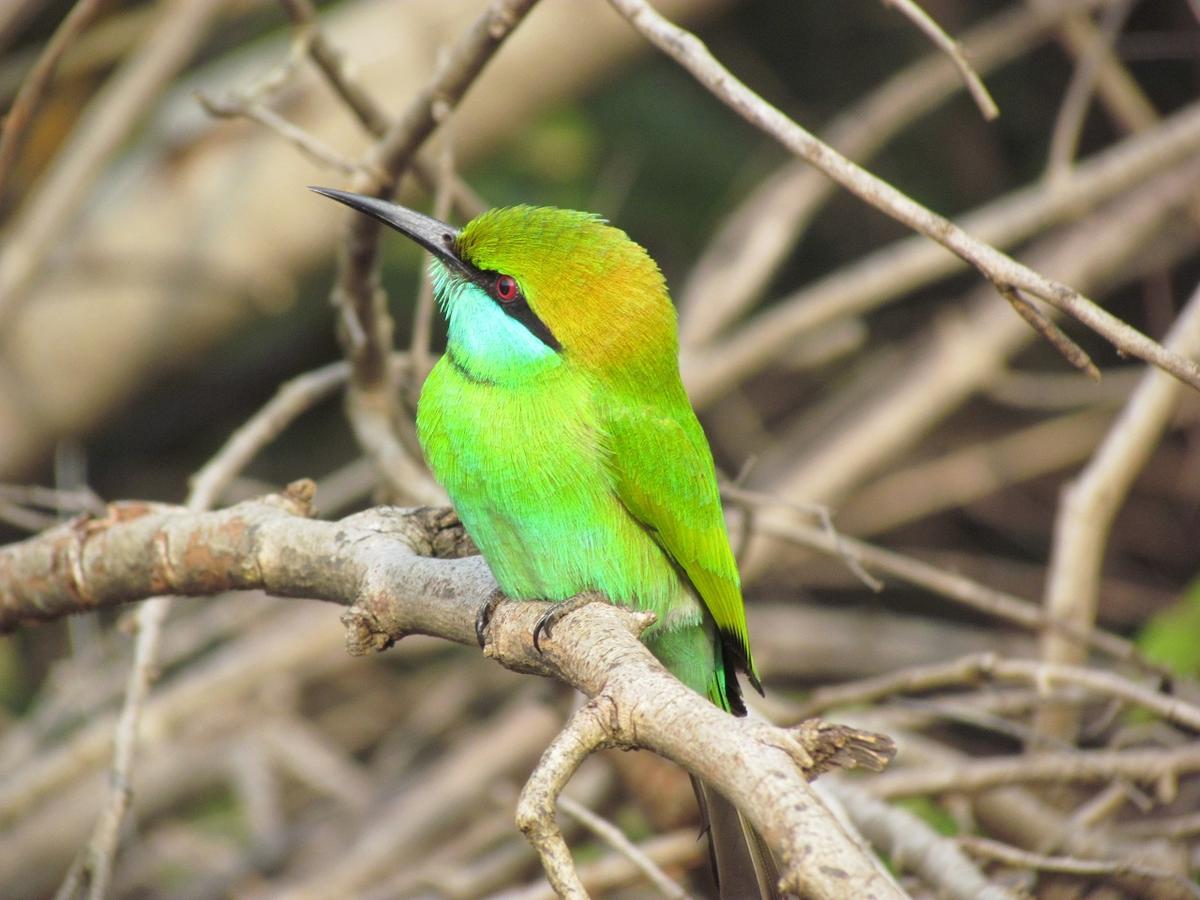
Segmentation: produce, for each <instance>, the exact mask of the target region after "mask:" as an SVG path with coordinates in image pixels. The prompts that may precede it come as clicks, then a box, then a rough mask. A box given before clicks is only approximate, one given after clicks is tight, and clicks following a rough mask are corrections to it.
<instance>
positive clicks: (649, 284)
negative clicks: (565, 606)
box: [314, 188, 761, 896]
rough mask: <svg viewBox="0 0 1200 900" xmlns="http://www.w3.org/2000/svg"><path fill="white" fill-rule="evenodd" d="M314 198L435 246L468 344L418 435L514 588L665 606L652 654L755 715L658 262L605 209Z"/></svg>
mask: <svg viewBox="0 0 1200 900" xmlns="http://www.w3.org/2000/svg"><path fill="white" fill-rule="evenodd" d="M314 190H317V191H318V192H319V193H321V194H324V195H326V196H328V197H331V198H333V199H335V200H338V201H341V202H342V203H345V204H346V205H348V206H350V207H352V208H354V209H356V210H359V211H361V212H363V213H366V214H367V215H370V216H373V217H374V218H376V219H378V220H379V221H381V222H383V223H385V224H387V225H389V226H391V227H392V228H395V229H396V230H397V231H399V232H401V233H402V234H404V235H406V236H407V237H409V238H410V239H412V240H413V241H415V242H416V243H418V244H420V245H421V246H422V247H424V248H425V249H427V250H428V251H430V253H431V254H432V255H433V258H434V260H435V261H434V263H433V280H434V288H435V293H436V295H437V299H438V302H439V304H440V305H441V308H442V310H443V311H444V313H445V315H446V318H447V320H448V322H449V335H448V341H447V347H446V352H445V355H443V356H442V358H441V360H440V361H439V362H438V364H437V365H436V366H434V368H433V371H432V372H431V373H430V375H429V378H428V379H427V380H426V382H425V385H424V387H423V388H422V390H421V397H420V401H419V403H418V407H417V430H418V435H419V437H420V441H421V446H422V448H423V450H424V452H425V458H426V460H427V462H428V463H429V467H430V469H431V470H432V471H433V474H434V477H436V478H437V480H438V481H439V482H440V483H441V484H442V485H443V486H444V487H445V488H446V491H447V492H448V493H449V495H450V499H451V500H452V501H453V503H454V507H455V509H456V510H457V511H458V515H459V516H460V518H461V519H462V522H463V525H464V526H465V527H466V529H467V533H468V534H470V535H471V537H472V538H473V539H474V541H475V543H476V545H477V546H478V547H479V550H480V552H481V553H482V554H483V556H484V558H485V559H486V560H487V562H488V565H489V566H490V568H491V570H492V573H493V574H494V575H495V577H496V581H497V582H498V583H499V585H500V588H501V589H502V590H503V592H504V593H505V594H506V595H507V596H508V597H509V598H512V599H515V600H566V599H568V598H570V597H574V596H575V595H577V594H580V593H583V592H585V591H592V592H597V593H599V594H601V595H603V596H605V597H607V598H609V599H611V600H612V601H613V602H614V603H620V604H627V605H630V606H633V607H635V608H637V609H644V610H650V611H652V612H654V613H655V615H656V616H657V620H656V622H655V624H654V625H652V626H651V627H650V628H649V629H647V631H646V632H645V634H644V635H643V640H644V642H645V643H646V645H647V647H648V648H649V649H650V651H651V652H652V653H653V654H654V655H655V656H656V657H657V658H658V659H659V660H660V661H661V662H662V663H663V665H664V666H665V667H666V668H667V669H668V670H669V671H670V672H672V673H673V674H674V675H675V676H676V677H677V678H679V679H680V680H681V681H682V682H683V683H684V684H686V685H688V686H689V687H690V688H692V689H693V690H695V691H697V692H698V693H700V694H701V695H703V696H705V697H707V698H708V699H709V700H711V701H712V702H713V703H715V704H717V705H718V706H720V707H722V708H723V709H725V710H727V711H729V712H732V713H734V714H737V715H744V714H745V712H746V707H745V704H744V703H743V700H742V695H741V691H740V688H739V686H738V681H737V677H736V673H737V672H738V671H742V672H744V673H745V674H746V675H747V677H748V678H749V680H750V683H751V684H752V685H754V687H755V688H756V689H758V690H760V691H761V685H760V683H759V678H758V673H757V671H756V670H755V667H754V661H753V657H752V656H751V654H750V642H749V637H748V635H747V632H746V613H745V608H744V606H743V603H742V593H741V587H740V582H739V578H738V570H737V564H736V563H735V561H734V557H733V553H732V551H731V549H730V545H729V538H728V535H727V533H726V529H725V520H724V517H723V515H722V511H721V501H720V496H719V494H718V490H717V481H716V475H715V472H714V469H713V460H712V453H711V451H710V450H709V446H708V442H707V440H706V439H705V437H704V432H703V431H702V430H701V427H700V423H699V421H698V420H697V419H696V414H695V412H693V410H692V406H691V403H690V402H689V400H688V397H687V394H686V393H685V392H684V389H683V384H682V382H681V381H680V377H679V358H678V355H679V354H678V344H679V341H678V334H677V327H676V317H675V309H674V306H673V305H672V303H671V300H670V297H669V296H668V294H667V288H666V284H665V282H664V280H663V276H662V274H661V273H660V271H659V269H658V266H657V265H656V264H655V262H654V260H653V259H651V258H650V256H649V254H647V253H646V251H645V250H643V249H642V247H640V246H639V245H638V244H636V243H634V242H633V241H632V240H630V239H629V238H628V237H627V236H626V235H625V233H624V232H623V231H620V230H619V229H617V228H614V227H612V226H610V225H608V224H606V223H605V222H604V221H603V220H602V219H600V218H599V217H597V216H594V215H590V214H588V213H582V212H574V211H571V210H563V209H549V208H539V207H530V206H516V207H511V208H505V209H493V210H491V211H489V212H486V213H483V214H482V215H480V216H478V217H477V218H475V219H473V220H472V221H471V222H469V223H468V224H467V225H466V226H465V227H463V228H462V229H461V230H458V229H455V228H453V227H452V226H450V225H447V224H445V223H443V222H440V221H438V220H437V219H432V218H430V217H428V216H425V215H422V214H420V213H417V212H414V211H412V210H409V209H406V208H404V207H401V206H396V205H394V204H391V203H386V202H383V201H380V200H377V199H374V198H371V197H364V196H360V195H356V194H349V193H345V192H342V191H335V190H329V189H326V188H314ZM703 802H705V803H706V805H707V806H708V807H709V810H708V811H709V815H710V816H711V817H712V819H713V843H714V848H715V851H716V853H715V855H716V856H717V858H718V860H720V861H721V867H722V872H721V876H722V879H721V880H722V882H723V884H722V893H723V895H727V896H747V894H746V893H741V894H738V893H737V891H738V890H739V889H738V888H737V887H735V886H733V885H731V884H730V883H729V882H730V878H729V876H728V875H727V874H726V872H725V871H724V869H725V868H726V864H725V862H724V861H723V860H722V859H721V857H722V855H723V854H722V848H720V847H717V843H718V841H720V840H723V838H722V836H721V835H719V834H718V833H717V827H718V823H717V821H716V819H717V813H718V812H720V811H721V810H723V809H726V808H727V807H728V804H727V803H725V802H724V801H722V800H720V799H719V798H717V797H715V795H713V796H708V797H705V798H703ZM735 865H736V866H737V867H740V868H744V866H741V865H740V864H735Z"/></svg>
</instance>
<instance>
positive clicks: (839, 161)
mask: <svg viewBox="0 0 1200 900" xmlns="http://www.w3.org/2000/svg"><path fill="white" fill-rule="evenodd" d="M609 2H610V3H611V4H612V5H613V6H614V7H615V8H616V9H617V10H618V11H619V12H620V13H621V14H622V15H623V16H625V18H627V19H628V20H629V22H630V24H632V25H633V27H634V28H636V29H637V30H638V31H640V32H641V33H642V34H643V35H644V36H645V37H646V38H647V39H648V40H649V41H650V42H651V43H653V44H654V45H655V46H656V47H658V48H659V49H660V50H662V51H663V52H664V53H666V54H667V55H668V56H670V57H671V58H672V59H674V60H675V61H676V62H678V63H679V64H680V65H681V66H683V67H684V68H685V69H687V71H688V72H690V73H691V74H692V76H693V77H694V78H695V79H696V80H697V81H699V82H700V83H701V84H702V85H704V86H705V87H706V88H708V89H709V90H710V91H711V92H712V93H713V94H715V95H716V96H717V97H718V98H719V99H720V100H722V101H723V102H724V103H726V104H727V105H728V106H729V107H730V108H731V109H732V110H734V111H735V112H736V113H737V114H738V115H740V116H741V117H742V118H744V119H745V120H746V121H747V122H749V123H750V124H751V125H754V126H755V127H756V128H759V129H761V130H762V131H764V132H765V133H767V134H768V135H770V136H771V137H773V138H775V139H776V140H777V141H779V142H780V143H781V144H782V145H783V146H784V147H786V148H787V149H788V150H790V151H791V152H792V153H794V154H796V155H797V156H800V157H802V158H804V159H806V160H808V162H810V163H812V165H814V166H816V167H817V168H818V169H820V170H821V171H822V172H824V173H825V174H826V175H827V176H829V177H830V178H832V179H833V180H834V181H836V182H837V183H838V184H840V185H841V186H842V187H844V188H846V190H848V191H850V192H851V193H853V194H854V195H855V196H857V197H859V198H861V199H863V200H865V201H866V202H867V203H870V204H871V205H872V206H874V207H875V208H877V209H879V210H881V211H882V212H885V213H887V214H888V215H889V216H891V217H892V218H894V219H896V220H897V221H899V222H901V223H903V224H905V225H907V226H908V227H910V228H912V229H913V230H914V231H917V232H920V233H921V234H923V235H925V236H926V237H927V238H930V239H931V240H934V241H936V242H937V243H939V244H941V245H942V246H943V247H945V248H946V249H947V250H949V251H951V252H952V253H954V254H955V255H956V256H958V257H959V258H961V259H963V260H964V261H966V262H968V263H970V264H971V265H973V266H974V267H975V268H976V269H978V270H979V272H980V273H981V274H982V275H983V276H984V277H985V278H987V279H988V280H989V281H991V282H992V283H993V284H994V285H996V287H997V288H998V289H1004V288H1019V289H1020V290H1023V291H1025V292H1027V293H1029V294H1032V295H1034V296H1036V297H1040V298H1041V299H1043V300H1045V301H1046V302H1048V303H1050V304H1051V305H1052V306H1055V307H1057V308H1058V309H1060V310H1062V311H1063V312H1065V313H1067V314H1068V315H1070V316H1073V317H1074V318H1076V319H1078V320H1079V321H1080V322H1082V323H1083V324H1084V325H1087V326H1088V327H1089V328H1091V329H1092V330H1093V331H1095V332H1096V333H1097V334H1099V335H1101V336H1102V337H1104V338H1105V339H1107V340H1108V341H1110V342H1111V343H1112V344H1113V345H1114V346H1115V347H1117V348H1118V349H1119V350H1121V351H1122V352H1124V353H1127V354H1129V355H1130V356H1136V357H1138V358H1139V359H1144V360H1146V361H1147V362H1150V363H1153V364H1154V365H1156V366H1158V367H1159V368H1162V369H1164V370H1165V371H1167V372H1170V373H1171V374H1172V375H1174V376H1175V377H1176V378H1178V379H1180V380H1181V381H1184V382H1186V383H1187V384H1190V385H1191V386H1192V387H1195V388H1197V389H1200V365H1198V364H1197V363H1195V362H1194V361H1192V360H1190V359H1186V358H1185V357H1182V356H1180V355H1179V354H1177V353H1173V352H1171V351H1170V350H1168V349H1167V348H1165V347H1163V346H1162V345H1161V344H1159V343H1158V342H1157V341H1153V340H1151V339H1150V338H1148V337H1146V335H1144V334H1142V333H1141V332H1140V331H1138V330H1137V329H1136V328H1134V327H1132V326H1131V325H1129V324H1127V323H1125V322H1122V321H1121V320H1120V319H1118V318H1117V317H1116V316H1114V315H1112V314H1111V313H1109V312H1107V311H1105V310H1104V309H1102V308H1101V307H1099V306H1097V305H1096V304H1095V303H1093V302H1092V301H1091V300H1089V299H1088V298H1087V297H1084V296H1083V295H1082V294H1080V293H1079V292H1078V291H1076V290H1074V289H1072V288H1070V287H1068V286H1067V285H1065V284H1061V283H1059V282H1057V281H1054V280H1053V279H1050V278H1047V277H1046V276H1044V275H1041V274H1039V273H1037V272H1034V271H1033V270H1032V269H1030V268H1028V267H1027V266H1024V265H1022V264H1021V263H1019V262H1017V261H1016V260H1014V259H1013V258H1012V257H1010V256H1008V255H1006V254H1004V253H1001V252H1000V251H999V250H997V249H996V248H994V247H992V246H990V245H989V244H986V243H984V242H982V241H979V240H977V239H975V238H973V237H972V236H971V235H969V234H967V232H965V231H964V230H963V229H961V228H959V227H958V226H957V225H955V224H954V223H953V222H951V221H950V220H949V219H946V218H944V217H942V216H939V215H938V214H937V213H934V212H932V211H931V210H929V209H927V208H926V207H924V206H922V205H921V204H919V203H917V202H916V201H915V200H913V199H912V198H911V197H909V196H907V195H906V194H903V193H901V192H900V191H898V190H897V189H896V188H894V187H892V186H891V185H890V184H888V183H887V182H885V181H883V180H882V179H880V178H877V177H876V176H874V175H872V174H871V173H870V172H868V171H867V170H866V169H863V168H862V167H861V166H858V165H856V164H855V163H853V162H851V161H850V160H848V159H847V158H846V157H844V156H842V155H841V154H840V153H838V152H837V151H836V150H834V149H833V148H832V147H830V146H829V145H828V144H825V143H823V142H822V141H820V140H818V139H817V138H816V137H814V136H813V135H812V134H810V133H809V132H808V131H806V130H805V129H803V128H801V127H800V125H798V124H797V123H796V122H794V121H793V120H792V119H789V118H788V117H787V116H785V115H784V114H783V113H782V112H781V111H780V110H778V109H777V108H775V107H774V106H772V105H771V104H769V103H767V102H766V101H765V100H763V98H762V97H760V96H758V95H757V94H756V93H754V92H753V91H752V90H750V88H748V87H747V86H746V85H745V84H743V83H742V82H741V81H739V80H738V79H737V78H735V77H734V76H733V74H732V73H731V72H730V71H729V70H728V69H726V68H725V67H724V66H722V65H721V64H720V63H719V62H718V61H717V60H716V58H715V57H713V55H712V54H711V53H709V52H708V48H707V47H705V46H704V44H703V43H702V42H701V41H700V39H699V38H697V37H696V36H695V35H694V34H692V33H691V32H689V31H685V30H684V29H682V28H680V27H679V26H677V25H675V24H673V23H671V22H669V21H667V20H666V19H664V18H663V17H662V16H661V15H659V14H658V13H657V12H655V11H654V9H653V8H652V7H650V5H649V4H647V3H646V2H644V0H609Z"/></svg>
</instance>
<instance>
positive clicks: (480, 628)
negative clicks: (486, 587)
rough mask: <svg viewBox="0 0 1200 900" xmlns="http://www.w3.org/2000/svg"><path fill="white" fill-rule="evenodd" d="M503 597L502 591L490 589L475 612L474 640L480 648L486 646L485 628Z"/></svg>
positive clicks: (490, 622) (490, 621)
mask: <svg viewBox="0 0 1200 900" xmlns="http://www.w3.org/2000/svg"><path fill="white" fill-rule="evenodd" d="M505 599H506V598H505V596H504V592H503V591H492V592H491V593H490V594H489V595H488V598H487V599H486V600H484V601H483V603H481V604H480V605H479V611H478V612H476V613H475V640H477V641H479V646H480V647H481V648H482V647H485V646H487V630H488V626H489V625H491V624H492V616H493V615H494V614H495V612H496V607H497V606H499V605H500V604H501V603H503V602H504V600H505ZM535 644H536V639H535Z"/></svg>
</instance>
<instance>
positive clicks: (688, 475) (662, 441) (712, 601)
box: [604, 386, 762, 692]
mask: <svg viewBox="0 0 1200 900" xmlns="http://www.w3.org/2000/svg"><path fill="white" fill-rule="evenodd" d="M678 394H679V396H678V398H670V399H672V400H675V401H676V402H671V403H659V404H653V405H652V404H648V403H646V402H645V400H639V399H635V398H631V397H629V396H628V395H624V396H620V397H616V398H613V402H612V403H610V404H609V408H608V409H607V410H606V415H605V423H604V424H605V431H606V433H607V438H608V443H609V451H610V458H609V466H610V469H611V471H612V474H613V484H614V488H615V490H616V492H617V496H618V497H619V498H620V499H621V502H622V503H623V504H624V505H625V508H626V509H628V510H629V512H630V514H631V515H633V517H634V518H636V519H637V520H638V521H639V522H641V523H642V524H643V526H645V527H646V528H647V529H648V530H649V531H650V533H651V534H652V535H653V536H654V539H655V540H656V541H657V543H658V545H659V546H660V547H662V549H663V550H664V551H665V552H666V554H667V555H668V556H669V557H670V558H671V559H672V560H674V562H675V564H676V565H677V566H679V567H680V568H681V569H682V570H683V571H684V573H685V574H686V575H687V577H688V579H689V580H690V581H691V583H692V586H693V587H694V588H695V589H696V593H697V594H699V595H700V599H701V600H703V601H704V604H705V606H707V607H708V611H709V612H710V613H711V615H712V617H713V620H714V622H715V623H716V625H717V629H718V630H719V632H720V634H721V637H722V644H723V648H724V650H725V651H726V653H730V652H732V655H733V659H732V660H731V661H732V662H733V663H734V664H735V665H736V667H737V668H741V669H743V670H744V671H745V672H746V674H747V676H748V677H749V678H750V681H751V683H752V684H753V685H754V687H755V689H756V690H758V691H760V692H761V690H762V687H761V685H760V683H759V678H758V672H757V671H756V670H755V668H754V660H753V657H752V656H751V655H750V639H749V635H748V633H747V630H746V608H745V605H744V604H743V602H742V589H741V580H740V579H739V577H738V570H737V562H736V560H735V559H734V557H733V551H732V550H731V549H730V546H729V536H728V533H727V532H726V530H725V517H724V514H723V513H722V511H721V497H720V493H719V491H718V489H717V479H716V473H715V471H714V467H713V459H712V451H711V450H709V446H708V441H707V439H706V438H705V436H704V431H703V429H702V428H701V427H700V422H699V421H698V420H697V419H696V414H695V413H694V412H693V411H692V407H691V404H690V403H689V402H688V399H687V396H686V395H685V394H684V393H683V388H682V386H681V387H680V388H679V390H678Z"/></svg>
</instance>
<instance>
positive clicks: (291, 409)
mask: <svg viewBox="0 0 1200 900" xmlns="http://www.w3.org/2000/svg"><path fill="white" fill-rule="evenodd" d="M349 375H350V367H349V365H348V364H347V363H345V362H335V363H330V364H329V365H327V366H322V367H321V368H319V369H314V370H313V371H311V372H305V373H304V374H303V375H297V376H296V377H295V378H293V379H291V380H290V381H286V382H284V383H283V384H282V385H280V387H279V390H278V391H276V392H275V396H274V397H272V398H271V399H270V400H269V401H268V402H267V404H266V405H265V406H263V407H262V409H260V410H259V411H258V412H256V413H255V414H254V415H253V416H251V417H250V418H249V419H247V420H246V422H245V423H244V424H243V425H241V426H240V427H239V428H238V429H237V431H235V432H234V433H233V434H232V435H230V436H229V439H228V440H227V441H226V442H225V444H224V445H223V446H222V447H221V449H220V450H219V451H217V453H216V454H215V455H214V456H213V457H212V459H210V460H209V461H208V462H207V463H205V464H204V466H203V468H201V469H200V470H199V471H197V472H196V474H195V475H193V476H192V479H191V500H190V503H189V505H192V504H194V506H195V508H197V509H211V508H213V507H214V506H216V505H217V504H219V503H220V502H221V497H222V496H223V495H224V493H225V490H226V488H228V486H229V484H230V482H232V481H233V479H234V478H235V477H237V475H238V473H240V472H241V471H242V470H243V469H245V468H246V466H248V465H249V464H250V461H251V460H252V459H253V458H254V457H255V456H257V455H258V453H259V451H261V450H262V448H263V447H265V446H266V445H267V444H269V443H270V442H271V441H273V440H275V438H277V437H278V436H279V435H280V434H282V433H283V430H284V429H285V428H287V427H288V426H289V425H290V424H291V423H292V422H293V421H295V419H296V418H297V417H298V416H299V415H300V414H302V413H304V412H306V411H307V410H309V409H311V408H312V407H313V406H315V405H316V404H317V403H319V402H320V401H322V400H324V399H325V398H326V397H329V396H331V395H332V394H333V393H334V392H335V391H336V390H337V389H338V388H340V387H341V386H342V385H344V384H345V383H346V379H347V378H348V377H349Z"/></svg>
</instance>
